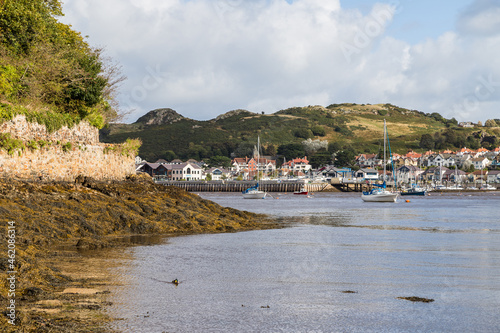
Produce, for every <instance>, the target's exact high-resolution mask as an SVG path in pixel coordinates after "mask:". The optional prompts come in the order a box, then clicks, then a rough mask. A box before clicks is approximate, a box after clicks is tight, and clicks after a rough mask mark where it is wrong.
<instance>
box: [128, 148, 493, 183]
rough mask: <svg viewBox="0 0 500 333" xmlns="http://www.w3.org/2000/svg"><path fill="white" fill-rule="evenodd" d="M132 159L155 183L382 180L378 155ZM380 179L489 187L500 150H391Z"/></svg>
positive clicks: (381, 167) (381, 169)
mask: <svg viewBox="0 0 500 333" xmlns="http://www.w3.org/2000/svg"><path fill="white" fill-rule="evenodd" d="M135 162H136V171H137V172H138V173H141V172H143V173H147V174H149V175H150V176H152V177H153V178H154V179H155V180H157V181H221V180H241V181H249V180H255V179H256V178H257V175H259V179H260V180H285V179H286V180H297V181H299V180H305V181H308V182H313V181H314V182H331V181H332V179H336V180H337V181H340V182H366V181H369V182H377V181H382V180H383V178H384V177H383V170H384V165H383V163H384V162H383V159H381V158H380V156H379V155H378V154H360V155H358V156H356V162H355V166H354V167H351V168H349V167H337V166H333V165H325V166H322V167H320V168H318V169H313V168H312V166H311V165H310V164H309V161H308V159H307V156H304V157H298V158H294V159H292V160H290V161H286V160H282V161H280V160H279V159H278V158H277V157H275V156H260V157H257V154H254V156H252V157H238V158H234V159H232V161H231V168H229V169H227V168H223V167H208V166H207V164H206V163H204V162H203V161H196V160H194V159H189V160H187V161H181V160H179V159H174V160H172V161H170V162H169V161H166V160H164V159H159V160H157V161H155V162H147V161H143V160H142V159H141V158H140V157H139V156H138V157H136V159H135ZM280 162H281V163H280ZM392 167H394V172H393V171H392ZM257 173H258V174H257ZM386 178H387V179H388V180H389V181H392V182H393V183H394V181H396V182H397V184H398V185H409V184H415V183H417V184H423V185H430V186H445V187H446V185H448V184H455V185H456V184H461V185H465V186H467V188H468V189H477V186H480V187H482V188H488V189H490V188H492V186H495V185H494V184H500V148H496V149H494V150H491V151H490V150H487V149H485V148H479V149H477V150H472V149H468V148H465V147H464V148H462V149H460V150H458V151H451V150H445V151H443V152H434V151H431V150H429V151H426V152H425V153H416V152H414V151H410V152H408V153H407V154H406V155H400V154H393V155H392V157H391V158H390V159H389V160H388V164H387V166H386ZM489 184H491V185H489ZM488 185H489V186H488ZM455 188H456V187H455Z"/></svg>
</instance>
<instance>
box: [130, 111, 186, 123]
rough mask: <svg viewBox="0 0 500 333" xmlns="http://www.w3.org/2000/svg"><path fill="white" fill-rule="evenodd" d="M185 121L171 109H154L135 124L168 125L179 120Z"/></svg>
mask: <svg viewBox="0 0 500 333" xmlns="http://www.w3.org/2000/svg"><path fill="white" fill-rule="evenodd" d="M182 119H187V118H185V117H183V116H181V115H180V114H178V113H177V112H176V111H174V110H172V109H168V108H166V109H156V110H153V111H149V112H148V113H146V114H145V115H144V116H142V117H140V118H139V119H137V121H136V122H135V123H136V124H144V125H168V124H172V123H175V122H177V121H179V120H182Z"/></svg>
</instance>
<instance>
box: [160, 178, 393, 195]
mask: <svg viewBox="0 0 500 333" xmlns="http://www.w3.org/2000/svg"><path fill="white" fill-rule="evenodd" d="M156 183H157V184H162V185H166V186H176V187H180V188H182V189H184V190H186V191H188V192H242V191H244V190H246V189H247V188H249V187H252V186H255V185H256V184H257V182H256V181H237V180H213V181H178V180H177V181H175V180H162V179H157V180H156ZM259 187H260V189H262V190H263V191H266V192H295V191H299V190H301V189H302V188H304V189H306V190H307V191H308V192H362V191H369V190H371V189H372V187H373V186H372V185H371V184H367V183H366V182H336V181H333V180H332V181H331V182H307V181H304V180H298V181H297V180H295V181H287V180H285V181H283V180H264V181H260V182H259ZM388 187H390V185H388Z"/></svg>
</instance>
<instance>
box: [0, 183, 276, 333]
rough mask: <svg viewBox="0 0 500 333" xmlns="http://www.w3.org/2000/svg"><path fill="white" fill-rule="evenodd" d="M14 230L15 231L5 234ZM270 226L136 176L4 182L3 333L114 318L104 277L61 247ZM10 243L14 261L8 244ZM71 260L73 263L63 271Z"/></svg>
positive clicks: (62, 328) (100, 327) (0, 218)
mask: <svg viewBox="0 0 500 333" xmlns="http://www.w3.org/2000/svg"><path fill="white" fill-rule="evenodd" d="M9 222H10V223H9ZM9 226H10V227H11V228H10V229H11V230H12V229H13V230H15V233H12V232H11V233H9V232H8V229H9ZM273 227H276V225H275V224H273V223H272V222H271V221H269V220H267V218H266V217H265V216H262V215H257V214H253V213H249V212H242V211H238V210H235V209H232V208H224V207H222V206H220V205H218V204H215V203H213V202H211V201H208V200H204V199H201V198H200V197H199V196H197V195H193V194H190V193H188V192H186V191H184V190H181V189H178V188H175V187H165V186H162V185H156V184H154V183H153V182H152V181H151V180H150V179H148V178H146V177H137V176H131V177H130V178H129V179H127V180H125V181H121V182H97V181H94V180H92V179H87V178H83V177H80V178H78V179H77V180H76V181H75V183H54V182H48V183H40V182H28V181H19V180H12V179H0V237H1V238H2V252H1V253H0V271H1V272H2V273H1V276H0V279H1V280H0V291H1V294H0V302H1V304H2V308H3V309H2V313H3V315H2V316H1V319H0V328H1V330H2V331H4V332H9V331H12V332H104V331H105V323H106V321H108V320H110V318H108V317H106V315H105V314H103V313H102V312H101V311H100V309H101V308H102V307H103V306H105V305H106V299H105V294H106V291H105V290H103V289H101V288H99V285H102V283H103V281H102V279H104V280H105V277H104V278H103V277H101V279H100V278H98V277H95V276H90V277H89V276H78V271H79V269H78V267H87V266H88V265H86V264H85V263H84V262H83V261H82V260H83V259H82V258H75V257H74V256H75V255H77V254H75V253H76V252H65V251H62V250H54V249H55V248H56V246H57V245H65V246H69V247H70V248H77V249H80V250H86V249H97V248H105V247H111V246H118V245H123V242H121V241H120V236H126V235H136V234H149V235H158V234H162V235H179V234H193V233H220V232H235V231H243V230H253V229H264V228H273ZM13 235H15V236H14V237H13ZM13 238H14V239H15V251H16V252H15V258H14V261H12V258H9V257H8V251H7V246H6V245H7V244H8V241H9V239H13ZM11 254H12V253H11ZM9 260H11V261H9ZM68 260H69V261H74V262H75V265H73V266H71V267H64V268H61V267H62V262H65V261H68ZM11 264H13V266H10V265H11ZM82 265H84V266H82ZM12 268H14V270H15V271H16V272H17V273H16V274H15V276H16V280H15V297H10V296H9V286H10V285H9V282H8V280H7V277H8V275H7V273H6V272H7V271H9V270H12ZM11 299H14V300H15V302H16V303H15V304H16V319H15V324H16V325H15V326H13V325H11V324H9V323H8V319H9V318H8V317H7V311H6V307H7V304H9V302H10V301H11ZM40 309H42V310H43V311H41V310H40ZM51 310H54V311H51Z"/></svg>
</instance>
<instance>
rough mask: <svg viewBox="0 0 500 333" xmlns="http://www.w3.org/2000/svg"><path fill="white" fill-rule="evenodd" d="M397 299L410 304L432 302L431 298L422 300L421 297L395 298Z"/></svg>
mask: <svg viewBox="0 0 500 333" xmlns="http://www.w3.org/2000/svg"><path fill="white" fill-rule="evenodd" d="M397 298H398V299H404V300H407V301H411V302H422V303H431V302H434V300H433V299H432V298H422V297H417V296H410V297H397Z"/></svg>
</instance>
